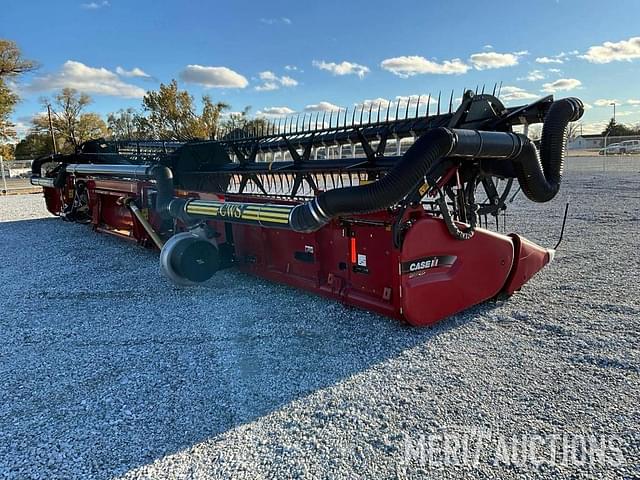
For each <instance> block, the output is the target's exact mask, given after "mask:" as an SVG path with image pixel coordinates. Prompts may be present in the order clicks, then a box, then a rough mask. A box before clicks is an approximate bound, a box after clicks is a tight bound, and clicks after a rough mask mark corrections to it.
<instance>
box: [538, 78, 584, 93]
mask: <svg viewBox="0 0 640 480" xmlns="http://www.w3.org/2000/svg"><path fill="white" fill-rule="evenodd" d="M580 85H582V82H581V81H580V80H577V79H575V78H559V79H558V80H556V81H555V82H550V83H545V84H544V85H542V90H543V91H545V92H548V93H555V92H557V91H562V90H564V91H568V90H573V89H574V88H578V87H579V86H580Z"/></svg>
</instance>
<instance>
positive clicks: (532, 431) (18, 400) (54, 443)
mask: <svg viewBox="0 0 640 480" xmlns="http://www.w3.org/2000/svg"><path fill="white" fill-rule="evenodd" d="M601 161H602V160H601V159H597V158H596V159H592V160H591V159H580V162H583V163H577V162H578V160H576V161H575V162H573V161H571V162H570V165H569V168H568V172H569V173H568V175H567V178H566V180H565V184H564V188H563V190H562V193H561V195H560V196H559V197H558V198H557V199H556V200H554V201H553V202H551V203H549V204H544V205H537V204H533V203H530V202H526V201H523V199H522V198H520V197H519V198H518V199H517V200H516V201H515V202H514V204H513V205H512V206H511V208H510V211H509V213H510V214H509V216H508V226H509V228H510V229H513V230H514V231H517V232H518V233H522V234H524V235H526V236H527V237H529V238H530V239H532V240H534V241H537V242H539V243H540V244H542V245H549V246H551V245H553V244H554V243H555V240H556V237H557V234H558V231H559V228H560V223H561V217H562V213H563V208H564V204H565V202H567V201H569V202H570V203H571V210H570V218H569V221H568V226H567V232H566V234H565V240H564V243H563V246H562V247H561V250H560V252H559V253H558V256H557V258H556V261H555V262H554V263H553V264H552V265H551V266H550V267H549V268H547V269H546V270H545V271H544V272H542V273H540V274H539V275H538V276H537V277H536V278H535V279H534V280H533V281H532V282H530V283H529V284H528V285H527V286H525V288H524V289H523V291H522V292H520V293H519V294H517V295H516V296H514V297H513V298H511V299H510V300H509V301H506V302H497V303H488V304H485V305H481V306H477V307H474V308H472V309H471V310H469V311H467V312H465V313H462V314H459V315H456V316H455V317H453V318H450V319H448V320H447V321H444V322H442V323H440V324H439V325H438V326H436V327H435V328H432V329H415V328H410V327H407V326H405V325H403V324H401V323H399V322H397V321H394V320H390V319H387V318H383V317H380V316H377V315H373V314H370V313H367V312H363V311H359V310H355V309H351V308H348V307H344V306H342V305H339V304H337V303H334V302H331V301H328V300H325V299H322V298H318V297H316V296H313V295H310V294H306V293H304V292H301V291H298V290H295V289H291V288H288V287H285V286H280V285H275V284H271V283H268V282H265V281H262V280H260V279H255V278H251V277H247V276H245V275H242V274H240V273H238V272H235V271H225V272H222V273H219V274H218V275H216V277H215V278H214V279H213V280H212V281H210V282H209V283H207V284H206V285H203V286H198V287H190V288H183V289H178V288H176V287H174V286H172V285H171V284H169V283H168V282H167V281H166V280H165V279H164V278H163V277H161V276H160V275H159V273H158V267H157V255H156V254H155V253H154V252H152V251H146V250H143V249H140V248H138V247H137V246H135V245H134V244H129V243H126V242H123V241H121V240H118V239H114V238H111V237H109V236H107V235H100V234H96V233H93V232H92V231H91V230H90V229H89V228H88V227H85V226H80V225H74V224H69V223H65V222H62V221H61V220H59V219H55V218H50V217H49V216H48V214H47V213H46V211H45V210H44V203H43V201H42V198H41V196H40V195H25V196H12V197H6V198H0V222H1V223H0V239H1V246H0V285H1V286H2V289H1V290H0V294H1V295H0V328H1V331H2V337H1V340H0V477H1V478H16V479H18V478H78V477H83V478H84V477H87V478H114V477H123V478H231V477H233V478H247V479H260V478H380V479H381V478H475V479H478V478H523V477H524V478H550V479H551V478H638V477H640V436H639V434H638V429H639V426H640V409H639V401H640V394H639V383H640V382H639V380H640V335H639V327H640V300H639V299H640V279H639V275H638V269H639V267H640V261H639V260H640V258H639V257H640V256H639V254H638V233H639V232H640V162H637V161H636V163H635V164H631V165H629V164H627V163H625V164H624V169H623V170H624V172H621V171H617V172H615V171H612V170H613V169H608V170H607V172H606V173H603V172H601V171H600V170H599V168H598V165H600V164H601ZM598 162H600V163H598ZM583 167H584V168H583ZM477 429H479V431H481V432H484V434H487V440H486V442H484V443H483V446H482V448H478V452H479V453H478V458H477V461H474V462H472V463H471V464H470V463H469V462H465V461H458V462H455V461H453V462H452V463H458V464H454V465H440V466H439V465H438V463H436V462H437V461H443V460H444V458H445V457H444V454H443V453H442V449H439V447H438V448H436V449H435V450H434V451H435V453H434V458H435V460H433V461H432V459H430V458H420V456H419V455H416V452H418V451H419V448H418V447H419V445H420V442H421V435H422V436H424V437H423V438H427V437H428V436H429V435H435V437H436V438H441V437H440V436H442V438H444V435H445V434H448V435H449V437H450V438H453V437H454V436H457V437H455V438H466V437H465V435H467V436H468V435H471V438H472V439H475V438H476V436H477V434H476V433H473V432H476V431H477ZM469 432H471V433H469ZM536 434H539V435H542V436H544V437H543V438H549V436H550V435H560V436H562V435H563V434H564V435H568V436H571V435H573V437H571V438H575V435H579V434H587V435H589V434H593V435H597V438H599V439H600V438H604V439H605V440H607V441H609V440H610V441H611V442H614V443H615V445H617V446H618V447H619V449H620V451H619V452H618V454H617V457H616V458H617V460H618V461H611V460H612V459H611V457H612V456H613V455H612V454H611V452H609V453H608V454H607V458H606V460H605V462H604V463H599V462H589V461H587V462H586V463H585V464H580V462H577V461H567V462H562V461H560V459H558V461H557V462H555V463H552V462H545V463H542V464H541V465H537V464H534V463H532V462H527V461H525V462H521V463H518V462H517V461H513V462H509V461H506V460H504V458H503V459H502V460H501V461H497V460H496V458H497V457H496V449H497V445H499V441H498V440H499V439H500V438H503V437H504V438H507V439H509V441H511V440H510V439H512V437H513V436H516V438H522V436H523V435H536ZM474 435H475V436H474ZM474 441H475V440H474ZM440 446H441V445H440ZM407 452H409V455H408V456H407ZM412 454H413V457H412ZM427 457H428V455H427ZM449 460H451V458H449ZM465 463H466V464H465ZM460 464H465V465H460Z"/></svg>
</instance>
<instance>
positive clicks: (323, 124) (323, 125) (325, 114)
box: [322, 110, 327, 128]
mask: <svg viewBox="0 0 640 480" xmlns="http://www.w3.org/2000/svg"><path fill="white" fill-rule="evenodd" d="M326 117H327V111H326V110H325V111H324V113H323V114H322V128H325V123H324V119H325V118H326Z"/></svg>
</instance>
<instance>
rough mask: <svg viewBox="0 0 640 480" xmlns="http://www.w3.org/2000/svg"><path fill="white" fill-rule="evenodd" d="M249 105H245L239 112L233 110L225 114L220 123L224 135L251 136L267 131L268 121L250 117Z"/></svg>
mask: <svg viewBox="0 0 640 480" xmlns="http://www.w3.org/2000/svg"><path fill="white" fill-rule="evenodd" d="M250 112H251V106H246V107H244V109H243V110H242V111H241V112H234V113H231V114H230V115H228V116H227V118H226V119H225V121H224V122H223V123H222V125H221V130H222V131H223V132H224V135H230V136H234V135H235V136H237V135H243V136H252V135H256V134H257V135H260V134H261V133H262V132H266V131H267V127H268V121H267V120H266V119H265V118H251V117H250V115H249V113H250Z"/></svg>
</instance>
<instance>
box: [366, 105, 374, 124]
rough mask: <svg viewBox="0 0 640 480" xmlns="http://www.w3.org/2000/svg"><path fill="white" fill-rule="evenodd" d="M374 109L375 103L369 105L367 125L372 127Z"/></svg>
mask: <svg viewBox="0 0 640 480" xmlns="http://www.w3.org/2000/svg"><path fill="white" fill-rule="evenodd" d="M372 109H373V102H371V103H370V104H369V113H368V114H367V124H368V125H371V110H372Z"/></svg>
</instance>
